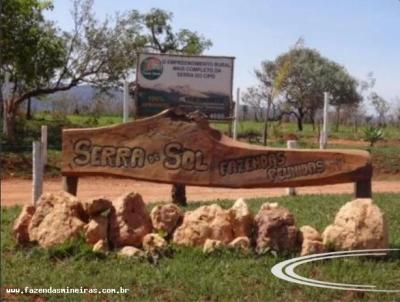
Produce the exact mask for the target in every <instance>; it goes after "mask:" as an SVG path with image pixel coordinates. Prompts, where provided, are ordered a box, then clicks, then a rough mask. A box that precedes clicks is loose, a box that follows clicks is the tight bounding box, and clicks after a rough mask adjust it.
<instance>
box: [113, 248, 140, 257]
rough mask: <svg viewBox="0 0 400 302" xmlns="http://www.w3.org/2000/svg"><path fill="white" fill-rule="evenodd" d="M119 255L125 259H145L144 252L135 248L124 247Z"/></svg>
mask: <svg viewBox="0 0 400 302" xmlns="http://www.w3.org/2000/svg"><path fill="white" fill-rule="evenodd" d="M118 255H120V256H123V257H143V256H144V252H143V251H142V250H141V249H138V248H136V247H134V246H124V247H123V248H121V249H120V250H119V252H118Z"/></svg>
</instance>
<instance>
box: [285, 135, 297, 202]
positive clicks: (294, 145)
mask: <svg viewBox="0 0 400 302" xmlns="http://www.w3.org/2000/svg"><path fill="white" fill-rule="evenodd" d="M297 147H298V144H297V141H295V140H290V141H287V148H288V149H296V148H297ZM286 194H287V195H289V196H294V195H297V192H296V188H286Z"/></svg>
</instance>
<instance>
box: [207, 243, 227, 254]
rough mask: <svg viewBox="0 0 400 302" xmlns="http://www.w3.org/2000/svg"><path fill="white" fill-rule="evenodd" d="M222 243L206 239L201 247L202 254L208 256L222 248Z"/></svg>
mask: <svg viewBox="0 0 400 302" xmlns="http://www.w3.org/2000/svg"><path fill="white" fill-rule="evenodd" d="M222 246H223V243H222V242H221V241H220V240H214V239H206V241H205V242H204V245H203V253H204V254H210V253H213V252H215V251H216V250H217V249H218V248H220V247H222Z"/></svg>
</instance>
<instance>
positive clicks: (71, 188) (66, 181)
mask: <svg viewBox="0 0 400 302" xmlns="http://www.w3.org/2000/svg"><path fill="white" fill-rule="evenodd" d="M63 188H64V191H66V192H68V193H69V194H72V195H75V196H76V193H77V192H78V177H77V176H64V177H63Z"/></svg>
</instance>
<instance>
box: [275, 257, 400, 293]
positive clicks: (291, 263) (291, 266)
mask: <svg viewBox="0 0 400 302" xmlns="http://www.w3.org/2000/svg"><path fill="white" fill-rule="evenodd" d="M399 251H400V249H376V250H355V251H344V252H332V253H324V254H315V255H310V256H303V257H297V258H293V259H289V260H286V261H282V262H279V263H278V264H276V265H274V266H273V267H272V269H271V272H272V274H273V275H274V276H275V277H278V278H279V279H282V280H285V281H288V282H293V283H297V284H302V285H307V286H314V287H322V288H330V289H339V290H353V291H364V292H382V293H400V289H391V288H390V289H389V288H388V289H383V288H377V286H375V285H369V284H346V283H334V282H326V281H319V280H314V279H311V278H305V277H303V276H300V275H298V274H296V273H295V271H294V270H295V268H296V267H298V266H300V265H302V264H304V263H309V262H314V261H320V260H325V259H335V258H345V257H365V256H368V257H369V256H380V257H382V256H386V255H387V254H388V253H390V252H399Z"/></svg>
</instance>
